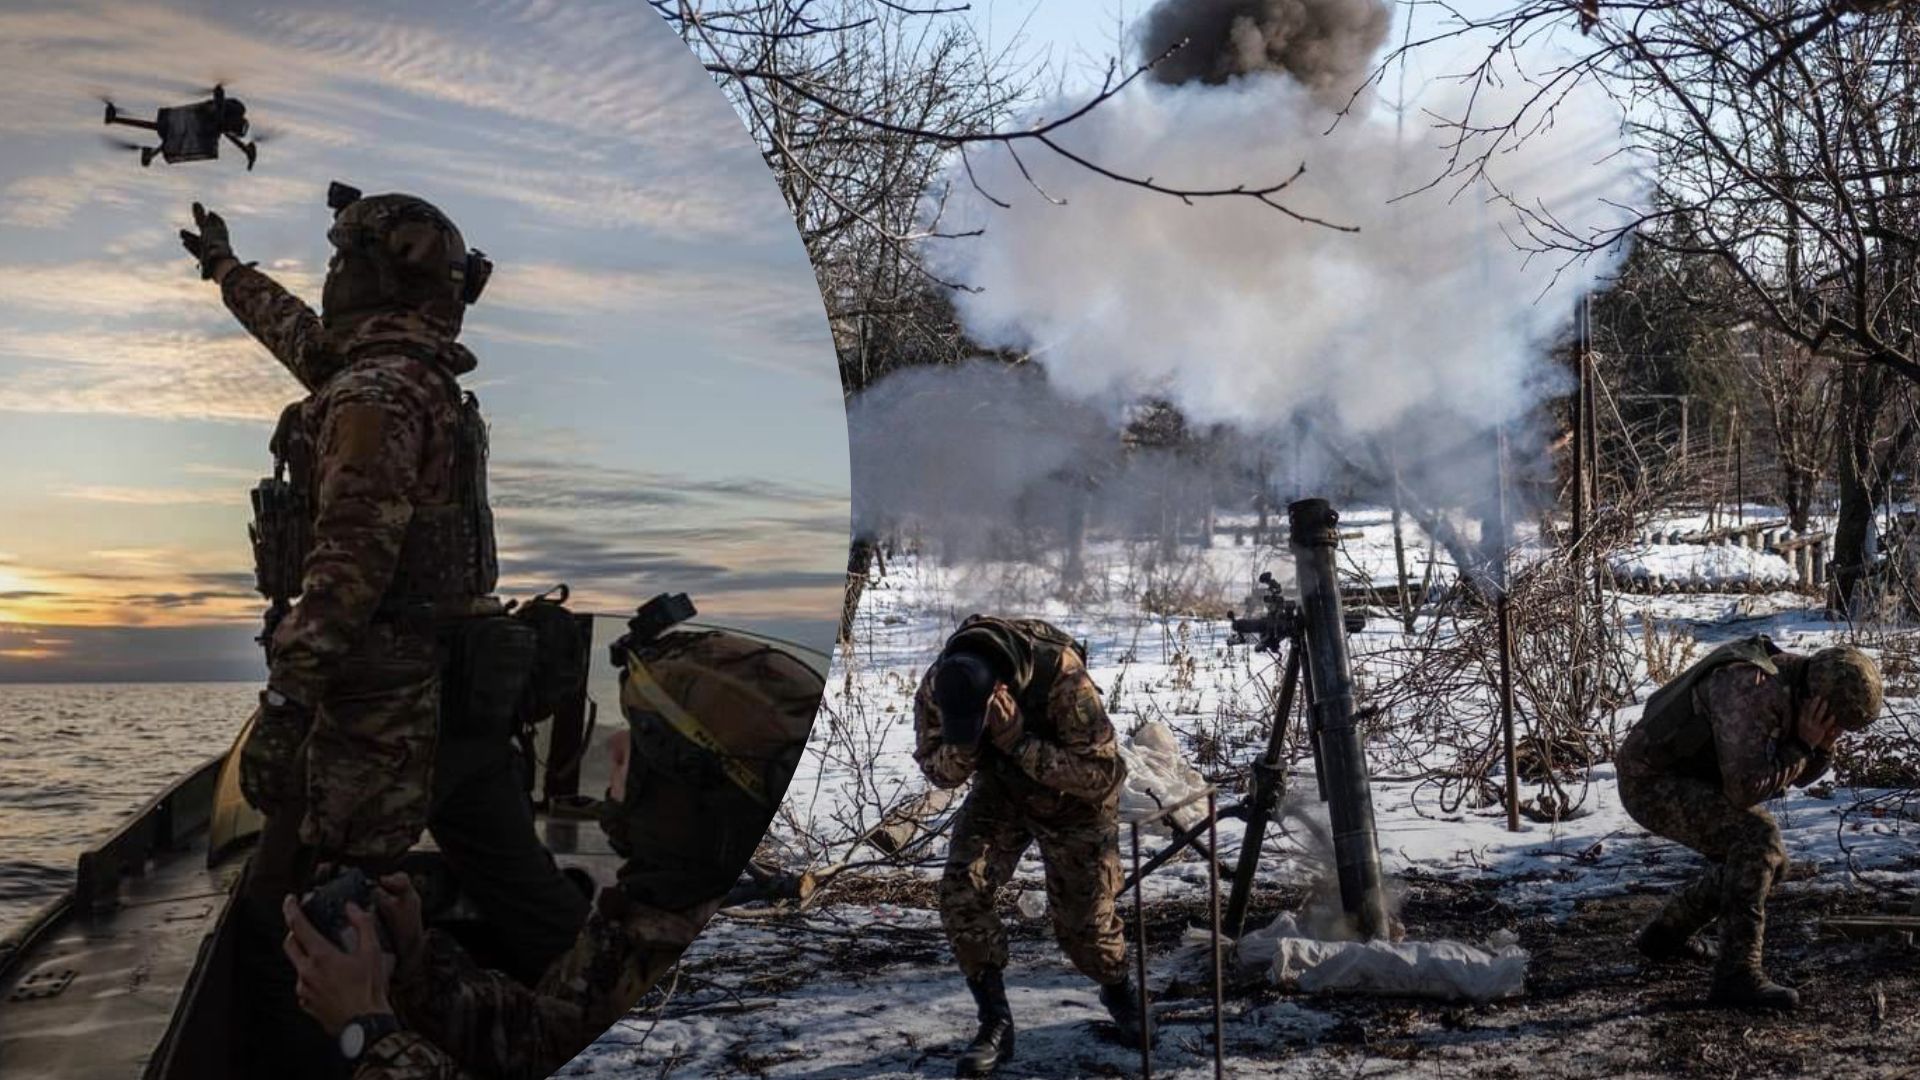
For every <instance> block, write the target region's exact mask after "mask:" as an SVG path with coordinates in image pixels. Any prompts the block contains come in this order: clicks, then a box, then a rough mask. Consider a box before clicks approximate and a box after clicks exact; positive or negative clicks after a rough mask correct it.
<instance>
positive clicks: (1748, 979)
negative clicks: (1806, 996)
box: [1707, 964, 1800, 1011]
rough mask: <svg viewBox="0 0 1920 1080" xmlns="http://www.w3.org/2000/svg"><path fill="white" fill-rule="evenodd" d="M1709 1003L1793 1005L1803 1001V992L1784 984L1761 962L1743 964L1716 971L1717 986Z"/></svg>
mask: <svg viewBox="0 0 1920 1080" xmlns="http://www.w3.org/2000/svg"><path fill="white" fill-rule="evenodd" d="M1707 1004H1709V1005H1714V1006H1719V1007H1722V1008H1733V1009H1780V1010H1782V1011H1784V1010H1787V1009H1792V1008H1795V1007H1797V1006H1798V1005H1799V1004H1800V992H1799V991H1798V990H1795V989H1793V988H1792V987H1789V986H1781V985H1780V984H1779V983H1777V982H1774V981H1773V980H1772V979H1769V978H1767V973H1766V972H1764V971H1762V970H1760V968H1759V967H1758V966H1751V965H1746V964H1741V965H1738V966H1734V967H1727V968H1724V969H1722V970H1720V971H1716V972H1714V973H1713V989H1712V990H1711V991H1709V992H1708V993H1707Z"/></svg>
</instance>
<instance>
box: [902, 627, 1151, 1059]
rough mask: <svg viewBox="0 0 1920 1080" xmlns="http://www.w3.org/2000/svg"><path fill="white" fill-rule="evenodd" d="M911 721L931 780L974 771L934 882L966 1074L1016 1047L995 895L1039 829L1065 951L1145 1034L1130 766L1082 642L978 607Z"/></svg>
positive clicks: (931, 675)
mask: <svg viewBox="0 0 1920 1080" xmlns="http://www.w3.org/2000/svg"><path fill="white" fill-rule="evenodd" d="M914 725H915V729H916V735H917V747H916V749H915V751H914V760H915V761H917V762H919V764H920V769H921V771H922V772H924V773H925V774H926V776H927V779H928V780H930V781H932V782H933V783H934V784H935V785H937V786H939V787H942V788H953V787H958V786H960V785H961V784H963V783H966V782H967V780H969V779H971V780H972V781H973V790H972V791H970V792H969V793H968V794H967V799H966V802H965V804H964V805H962V806H961V808H960V813H959V816H958V818H957V819H956V822H955V825H954V831H953V840H952V843H951V846H950V847H949V848H948V851H947V861H946V870H945V873H944V875H943V877H942V878H941V881H940V920H941V923H942V924H943V925H944V926H945V928H946V932H947V938H948V940H949V941H951V942H952V944H953V952H954V956H955V958H956V959H957V960H958V961H959V963H960V970H961V971H962V972H964V973H965V974H966V977H967V988H968V989H969V990H971V991H972V992H973V998H974V1001H975V1002H976V1003H977V1004H978V1005H979V1010H980V1030H979V1034H978V1035H976V1036H975V1038H974V1040H973V1042H972V1044H971V1045H969V1046H968V1047H967V1050H966V1052H965V1053H964V1054H962V1055H961V1058H960V1064H959V1075H961V1076H985V1075H987V1074H989V1073H991V1072H992V1071H993V1070H994V1068H995V1067H997V1066H998V1065H999V1064H1000V1063H1001V1062H1004V1061H1007V1060H1010V1059H1011V1058H1012V1057H1013V1013H1012V1010H1011V1008H1010V1007H1009V1006H1008V1004H1007V991H1006V986H1005V984H1004V982H1003V980H1002V973H1003V972H1004V971H1005V969H1006V966H1007V932H1006V929H1005V928H1004V927H1002V926H1001V925H1000V920H999V918H998V917H997V916H995V914H994V910H993V900H994V894H995V893H996V892H997V891H999V889H1000V887H1001V886H1002V885H1004V884H1006V883H1007V881H1008V879H1010V878H1011V877H1012V876H1013V872H1014V868H1015V867H1016V866H1017V865H1018V864H1019V862H1020V856H1021V855H1022V854H1023V853H1024V852H1025V851H1026V850H1027V847H1028V845H1030V844H1032V843H1033V842H1034V841H1036V840H1037V841H1039V843H1040V857H1041V859H1042V860H1043V861H1044V862H1045V864H1046V883H1047V904H1048V908H1049V910H1050V911H1051V912H1052V913H1053V927H1054V933H1055V935H1056V936H1057V937H1058V938H1059V941H1060V946H1061V948H1063V949H1064V950H1066V953H1067V956H1068V957H1069V958H1070V959H1071V960H1072V961H1073V965H1074V967H1076V968H1078V969H1079V970H1080V972H1081V973H1082V974H1084V975H1086V976H1087V977H1088V978H1090V979H1092V980H1094V981H1095V982H1097V983H1099V984H1100V1002H1101V1004H1103V1005H1105V1006H1106V1008H1107V1011H1108V1012H1109V1013H1110V1014H1112V1016H1113V1020H1114V1023H1116V1024H1117V1025H1119V1027H1120V1032H1121V1036H1122V1038H1123V1039H1124V1040H1126V1041H1127V1042H1129V1043H1130V1044H1132V1045H1136V1046H1137V1045H1139V1044H1140V1043H1141V1042H1142V1041H1143V1040H1146V1041H1150V1040H1151V1039H1152V1037H1153V1035H1152V1031H1151V1029H1150V1028H1149V1029H1148V1030H1146V1031H1142V1030H1141V1023H1140V1018H1139V1012H1138V1008H1139V1005H1138V1001H1139V999H1138V995H1137V992H1136V990H1135V987H1134V985H1133V981H1132V979H1130V978H1129V976H1128V966H1127V949H1126V941H1125V939H1124V938H1123V937H1122V936H1121V923H1120V916H1119V913H1118V912H1117V911H1116V910H1115V906H1114V900H1115V897H1116V896H1118V894H1119V892H1120V885H1121V881H1122V877H1121V870H1120V840H1119V813H1118V811H1119V798H1120V789H1121V786H1122V782H1123V780H1124V779H1125V776H1126V766H1125V763H1123V762H1122V761H1121V760H1120V756H1119V748H1118V746H1117V744H1116V742H1115V740H1114V732H1113V725H1112V724H1111V723H1110V722H1109V721H1108V720H1107V714H1106V710H1105V709H1104V708H1102V707H1101V704H1100V694H1099V691H1098V690H1097V689H1096V688H1095V687H1094V684H1093V680H1092V679H1091V678H1089V677H1088V675H1087V671H1086V663H1085V654H1084V652H1083V651H1082V650H1081V649H1080V647H1079V645H1078V644H1077V643H1076V642H1075V641H1074V640H1073V639H1072V638H1071V637H1070V636H1068V635H1067V634H1066V633H1064V632H1063V631H1061V630H1059V629H1058V628H1056V627H1054V626H1051V625H1049V624H1047V623H1044V622H1041V621H1039V620H1037V619H998V618H991V617H986V616H980V615H975V616H972V617H970V618H968V619H967V620H966V621H965V622H963V623H961V624H960V628H959V629H958V630H957V631H955V632H954V634H953V636H952V637H950V638H948V639H947V643H946V647H945V648H944V649H943V650H942V651H941V653H940V657H939V659H937V660H936V661H934V663H933V665H932V666H931V667H929V668H928V669H927V673H926V677H925V678H923V679H922V680H921V683H920V689H919V692H918V694H917V695H916V697H915V699H914Z"/></svg>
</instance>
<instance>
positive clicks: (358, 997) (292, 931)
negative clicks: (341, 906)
mask: <svg viewBox="0 0 1920 1080" xmlns="http://www.w3.org/2000/svg"><path fill="white" fill-rule="evenodd" d="M280 911H281V914H282V915H283V916H285V918H286V920H287V936H286V939H285V940H284V941H283V942H281V946H280V947H281V950H282V951H284V952H285V953H286V954H287V959H288V960H289V961H290V962H292V964H293V970H294V973H295V974H296V975H297V976H298V977H299V978H298V982H297V983H296V984H295V987H294V997H295V999H296V1000H297V1001H299V1003H300V1008H301V1010H302V1011H304V1012H305V1013H306V1014H307V1015H308V1016H311V1017H313V1018H314V1019H315V1020H318V1021H319V1022H320V1026H321V1027H322V1028H324V1029H326V1032H327V1036H328V1037H329V1038H339V1036H340V1029H342V1028H344V1027H346V1026H347V1022H348V1021H349V1020H352V1019H353V1018H354V1017H356V1016H366V1015H368V1014H371V1013H390V1012H392V1011H393V1006H392V1005H390V1004H388V997H387V982H388V978H389V976H388V972H387V958H386V956H385V954H383V953H382V952H381V951H380V932H379V928H378V927H376V926H375V925H374V922H373V918H374V917H373V916H372V915H370V914H368V913H367V912H365V911H363V910H361V908H360V906H359V905H358V904H352V903H349V904H348V905H347V922H348V923H349V924H350V925H351V926H352V927H353V932H354V943H353V951H352V952H345V951H342V950H341V949H340V947H339V946H337V945H335V944H334V943H333V942H331V941H328V940H327V937H326V935H325V934H322V933H321V932H320V931H319V930H318V929H317V928H315V927H314V925H313V924H312V923H310V922H308V921H307V917H306V915H305V914H303V913H302V912H301V911H300V903H299V901H297V900H295V899H294V898H293V897H291V896H289V897H287V898H286V899H285V900H283V901H281V904H280Z"/></svg>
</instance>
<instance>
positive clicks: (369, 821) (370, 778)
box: [300, 623, 440, 866]
mask: <svg viewBox="0 0 1920 1080" xmlns="http://www.w3.org/2000/svg"><path fill="white" fill-rule="evenodd" d="M439 727H440V658H439V654H438V651H437V647H436V645H435V641H434V637H433V635H432V633H431V631H428V632H425V633H421V632H419V631H414V630H406V629H401V628H398V627H396V626H394V625H392V624H389V623H376V624H375V625H373V626H372V627H370V628H369V629H368V631H367V634H366V636H365V638H363V639H362V641H361V643H360V645H359V646H358V647H357V648H355V649H354V650H353V652H352V653H351V654H349V655H348V657H347V658H346V659H345V660H344V661H343V662H342V672H341V675H340V676H339V677H338V678H337V679H335V680H334V684H333V685H332V686H331V687H329V689H328V691H327V694H326V697H325V698H324V699H323V700H322V701H321V702H320V704H319V707H318V708H317V709H315V710H314V720H313V730H312V732H311V733H309V734H308V736H307V742H306V755H307V769H306V771H307V784H306V804H307V810H306V817H305V819H304V820H303V821H302V822H301V823H300V841H301V843H303V844H306V845H307V846H309V847H312V848H313V849H315V850H316V851H317V852H319V853H320V857H321V858H323V859H325V858H333V859H337V860H339V861H342V862H352V863H364V864H367V865H371V866H379V865H383V864H389V863H391V862H392V861H393V860H395V859H398V858H399V857H400V856H401V855H403V854H405V853H406V851H407V849H408V848H410V847H412V846H413V844H414V842H415V841H417V840H418V839H419V838H420V833H421V831H422V830H423V829H425V828H426V826H427V813H428V808H429V805H430V803H431V800H432V795H433V758H434V743H435V739H436V738H437V733H438V731H439Z"/></svg>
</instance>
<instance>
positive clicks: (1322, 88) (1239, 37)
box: [1140, 0, 1391, 108]
mask: <svg viewBox="0 0 1920 1080" xmlns="http://www.w3.org/2000/svg"><path fill="white" fill-rule="evenodd" d="M1390 21H1391V15H1390V13H1389V11H1388V8H1387V5H1386V3H1385V0H1160V3H1158V4H1156V5H1155V6H1154V8H1153V10H1152V11H1150V12H1148V13H1147V17H1146V21H1145V22H1144V23H1143V24H1142V26H1141V30H1140V45H1141V52H1142V54H1143V56H1144V57H1145V58H1146V59H1148V60H1151V59H1153V58H1154V57H1157V56H1159V55H1160V54H1161V53H1163V52H1165V51H1166V50H1167V49H1169V48H1171V47H1172V46H1173V45H1174V44H1176V43H1177V42H1180V41H1182V40H1185V41H1186V42H1187V46H1186V48H1184V49H1181V50H1180V51H1179V52H1177V53H1175V54H1173V56H1171V57H1170V58H1168V59H1167V61H1166V62H1165V63H1163V64H1161V65H1160V66H1159V67H1157V68H1155V69H1154V77H1155V78H1157V79H1159V80H1160V81H1161V82H1163V83H1171V84H1174V85H1179V84H1182V83H1190V82H1204V83H1223V82H1226V81H1227V80H1228V79H1231V78H1233V77H1235V76H1237V75H1248V74H1252V73H1253V72H1257V71H1274V72H1284V73H1285V74H1287V75H1290V76H1292V77H1293V78H1294V79H1295V80H1296V81H1298V82H1299V83H1300V84H1301V85H1302V86H1305V87H1306V88H1307V89H1308V90H1309V91H1311V92H1312V94H1313V96H1314V98H1315V100H1317V101H1319V102H1320V103H1321V104H1323V105H1327V106H1331V107H1336V108H1337V107H1339V106H1342V105H1345V104H1346V102H1347V99H1348V98H1349V97H1350V96H1351V95H1352V94H1353V92H1354V91H1355V90H1357V89H1359V88H1360V85H1361V83H1363V82H1365V81H1366V77H1367V65H1368V63H1369V62H1370V61H1371V60H1372V59H1373V56H1374V54H1375V53H1376V52H1378V51H1379V49H1380V46H1381V44H1382V43H1383V42H1385V41H1386V38H1387V28H1388V23H1389V22H1390Z"/></svg>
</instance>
